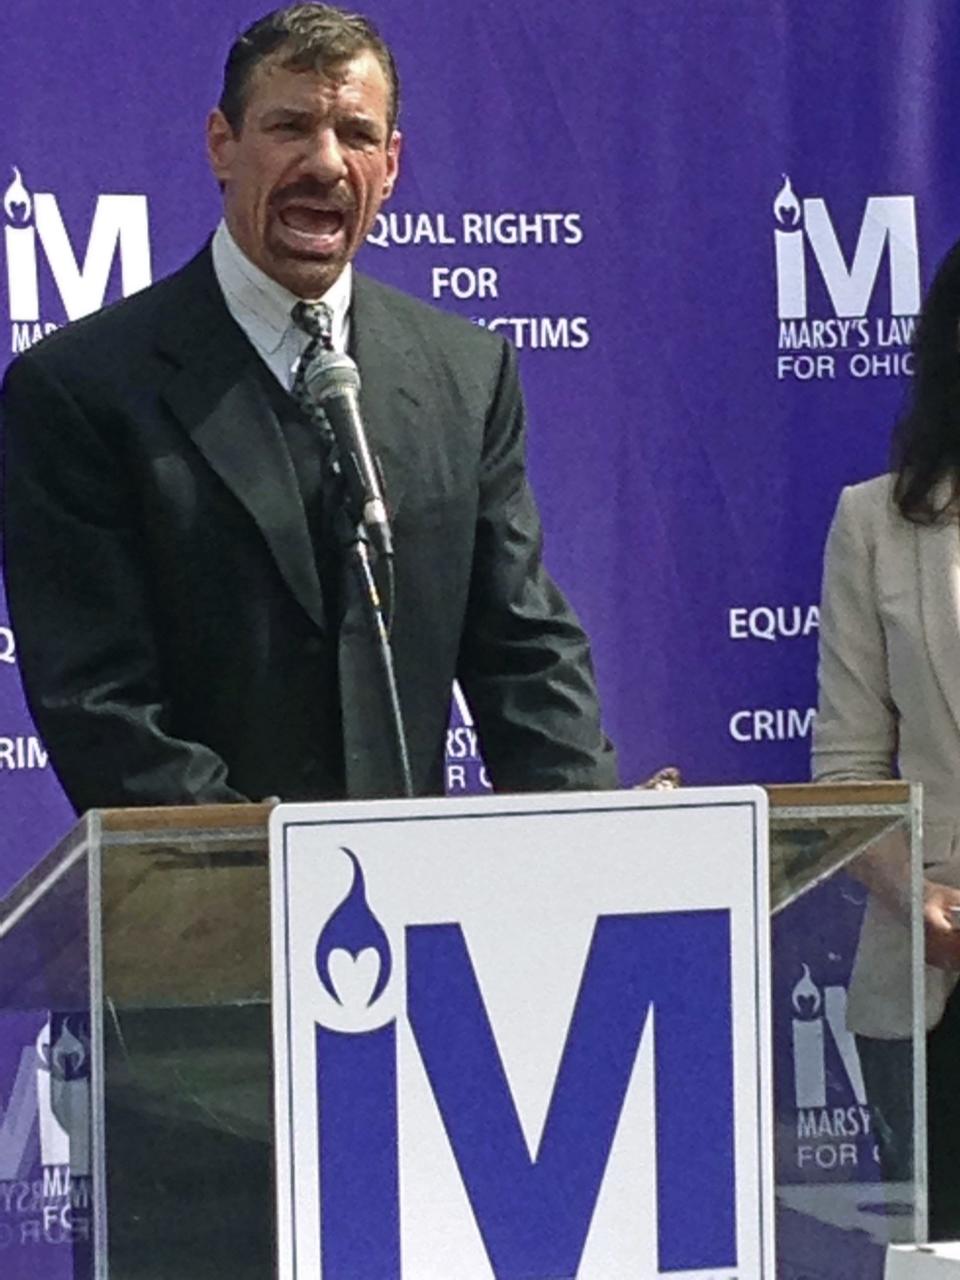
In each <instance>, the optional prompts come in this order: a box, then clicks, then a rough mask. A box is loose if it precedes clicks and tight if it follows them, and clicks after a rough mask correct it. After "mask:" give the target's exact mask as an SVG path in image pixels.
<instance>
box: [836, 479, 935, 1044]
mask: <svg viewBox="0 0 960 1280" xmlns="http://www.w3.org/2000/svg"><path fill="white" fill-rule="evenodd" d="M892 493H893V477H892V476H890V475H885V476H879V477H877V478H876V479H874V480H868V481H866V482H865V483H863V484H857V485H852V486H850V487H849V488H847V489H844V491H843V493H842V494H841V495H840V501H839V503H838V505H837V511H836V514H835V516H834V519H833V524H832V525H831V528H830V534H829V537H828V539H827V548H826V556H825V561H824V577H823V594H822V600H821V609H820V665H819V689H820V693H819V710H818V713H817V718H816V722H815V725H814V734H813V775H814V777H815V778H816V780H817V781H819V782H840V781H845V780H847V781H849V780H854V779H877V778H891V777H895V776H897V774H899V775H900V776H901V777H903V778H907V779H909V780H911V781H915V782H922V783H923V788H924V791H923V797H924V799H923V805H924V824H923V825H924V866H925V869H926V870H925V874H926V875H927V876H928V877H929V878H930V879H931V880H936V881H939V882H940V883H943V884H949V885H955V886H960V521H958V519H957V517H956V516H953V517H952V518H950V519H945V520H943V521H941V522H939V523H937V524H934V525H920V524H914V523H913V522H911V521H908V520H905V519H904V518H903V516H901V515H900V512H899V511H898V509H897V507H896V506H895V505H894V503H893V499H892ZM957 977H958V975H957V974H953V973H947V972H945V971H943V970H940V969H933V968H930V967H929V966H928V967H927V970H926V1017H927V1026H928V1027H930V1026H933V1025H934V1024H935V1023H936V1022H937V1021H938V1020H939V1019H940V1017H941V1015H942V1013H943V1008H944V1004H945V1003H946V1000H947V997H948V996H949V994H950V992H951V991H952V990H953V987H954V985H955V984H956V981H957ZM847 1021H848V1024H849V1026H850V1028H851V1030H853V1031H856V1032H859V1033H861V1034H863V1035H869V1036H876V1037H879V1038H881V1039H887V1038H896V1037H900V1036H906V1035H909V1034H910V933H909V928H908V926H907V924H906V923H905V922H904V920H903V919H901V918H899V917H898V916H896V915H895V914H894V913H893V912H892V911H891V910H889V909H888V908H887V907H886V906H885V905H884V904H883V903H881V902H879V901H878V900H877V899H876V898H875V897H874V896H872V895H871V897H870V900H869V903H868V906H867V912H866V917H865V919H864V924H863V928H862V931H861V936H860V942H859V946H858V949H857V955H856V959H855V961H854V968H853V976H852V979H851V983H850V991H849V1002H848V1007H847Z"/></svg>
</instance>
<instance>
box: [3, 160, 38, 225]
mask: <svg viewBox="0 0 960 1280" xmlns="http://www.w3.org/2000/svg"><path fill="white" fill-rule="evenodd" d="M3 210H4V213H6V215H7V218H8V220H9V221H10V222H19V223H26V222H29V221H30V218H31V215H32V214H33V200H32V199H31V198H30V192H29V191H28V190H27V188H26V187H25V186H24V184H23V175H22V174H21V173H20V170H19V169H18V168H17V166H16V165H13V181H12V182H11V183H10V185H9V187H7V190H6V194H5V195H4V197H3Z"/></svg>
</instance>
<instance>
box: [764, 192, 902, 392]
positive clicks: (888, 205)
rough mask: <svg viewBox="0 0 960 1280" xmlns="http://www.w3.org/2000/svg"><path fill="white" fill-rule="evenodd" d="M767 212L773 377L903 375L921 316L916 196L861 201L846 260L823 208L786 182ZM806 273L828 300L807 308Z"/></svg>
mask: <svg viewBox="0 0 960 1280" xmlns="http://www.w3.org/2000/svg"><path fill="white" fill-rule="evenodd" d="M773 213H774V218H775V222H776V225H775V229H774V233H773V239H774V248H775V253H776V267H777V316H778V320H779V337H778V347H779V355H778V356H777V377H778V378H787V377H792V378H796V379H798V380H800V381H809V380H810V379H812V378H816V379H820V378H826V379H830V378H836V377H839V376H849V377H852V378H876V377H891V376H897V375H901V374H906V375H911V374H912V373H913V359H912V354H911V352H910V350H909V346H910V341H911V339H912V337H913V330H914V325H915V316H916V313H917V312H918V311H919V309H920V263H919V251H918V246H917V216H916V202H915V200H914V197H913V196H906V195H903V196H869V197H868V198H867V201H866V204H865V206H864V210H863V221H862V222H861V224H860V230H859V234H858V236H857V241H856V248H855V249H854V252H853V256H852V258H851V259H849V260H848V259H847V258H846V257H845V256H844V251H843V248H842V247H841V244H840V240H839V238H838V235H837V231H836V228H835V226H834V224H833V220H832V218H831V216H830V210H829V208H828V207H827V202H826V200H824V199H823V198H822V197H821V196H808V197H806V198H804V199H800V198H799V197H798V195H797V193H796V191H794V188H793V184H792V182H791V180H790V178H789V176H788V175H787V174H784V175H783V186H782V187H781V188H780V190H779V191H778V192H777V195H776V198H775V200H774V202H773ZM884 266H885V267H886V273H887V275H888V277H889V296H888V298H887V299H886V300H885V303H884V302H880V301H879V300H878V298H877V294H878V292H879V291H880V281H881V276H882V274H883V268H884ZM813 275H816V277H818V281H819V284H820V286H821V292H822V293H824V294H825V295H826V296H825V298H823V301H822V302H821V303H820V304H819V305H816V304H814V303H813V302H812V301H811V293H812V292H813V289H812V282H811V276H813ZM824 304H825V305H824Z"/></svg>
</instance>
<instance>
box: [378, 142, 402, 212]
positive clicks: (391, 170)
mask: <svg viewBox="0 0 960 1280" xmlns="http://www.w3.org/2000/svg"><path fill="white" fill-rule="evenodd" d="M402 145H403V134H402V133H400V132H399V131H398V130H396V129H394V131H393V133H392V134H391V137H390V141H389V142H388V143H387V172H386V175H385V177H384V179H383V193H382V199H384V200H389V199H390V197H391V196H392V195H393V188H394V186H395V185H396V181H397V176H398V174H399V172H400V148H401V146H402Z"/></svg>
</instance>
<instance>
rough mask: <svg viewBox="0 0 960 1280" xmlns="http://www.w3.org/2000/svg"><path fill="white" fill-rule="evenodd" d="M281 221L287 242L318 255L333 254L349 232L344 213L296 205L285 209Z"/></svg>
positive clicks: (282, 211) (281, 214) (282, 210)
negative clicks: (346, 227) (346, 228)
mask: <svg viewBox="0 0 960 1280" xmlns="http://www.w3.org/2000/svg"><path fill="white" fill-rule="evenodd" d="M278 217H279V220H280V222H281V224H282V225H283V227H284V229H285V231H286V232H287V238H288V239H289V240H291V242H292V243H294V244H297V245H299V246H300V247H302V248H304V249H308V250H310V251H312V252H314V253H330V252H332V251H333V250H334V249H336V248H337V247H338V244H339V242H340V240H341V239H342V236H343V233H344V229H345V218H344V214H343V210H342V209H320V208H317V207H315V206H313V205H308V204H297V203H292V204H288V205H284V207H283V208H282V209H280V211H279V214H278Z"/></svg>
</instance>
